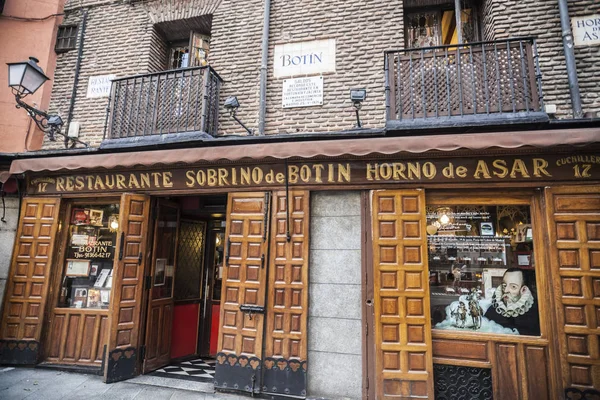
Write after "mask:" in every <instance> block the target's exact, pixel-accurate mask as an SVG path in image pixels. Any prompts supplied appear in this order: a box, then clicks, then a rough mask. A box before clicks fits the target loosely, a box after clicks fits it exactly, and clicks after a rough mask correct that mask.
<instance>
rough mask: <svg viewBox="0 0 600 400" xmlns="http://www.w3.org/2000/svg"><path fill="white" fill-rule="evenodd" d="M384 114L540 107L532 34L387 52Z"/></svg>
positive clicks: (410, 115)
mask: <svg viewBox="0 0 600 400" xmlns="http://www.w3.org/2000/svg"><path fill="white" fill-rule="evenodd" d="M385 67H386V73H387V79H388V83H389V89H388V90H387V101H388V104H387V105H388V107H389V114H388V119H399V120H402V119H416V118H431V117H435V118H438V117H444V116H463V115H476V114H490V113H516V112H532V111H539V110H541V107H542V91H541V76H540V74H539V67H538V65H537V55H536V54H535V43H534V41H533V40H532V39H515V40H507V41H501V42H481V43H472V44H463V45H450V46H437V47H428V48H420V49H409V50H401V51H388V52H386V66H385Z"/></svg>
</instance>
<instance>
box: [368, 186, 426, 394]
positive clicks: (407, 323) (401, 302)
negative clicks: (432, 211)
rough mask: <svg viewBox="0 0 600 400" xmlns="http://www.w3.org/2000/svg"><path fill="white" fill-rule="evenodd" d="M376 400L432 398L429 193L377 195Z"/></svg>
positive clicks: (374, 206) (374, 204)
mask: <svg viewBox="0 0 600 400" xmlns="http://www.w3.org/2000/svg"><path fill="white" fill-rule="evenodd" d="M372 215H373V270H374V286H375V287H374V293H375V299H374V300H375V366H376V382H377V385H378V386H377V389H376V390H377V396H376V397H377V398H378V399H381V398H388V397H389V398H392V397H401V398H403V399H412V398H430V399H433V372H432V370H433V361H432V354H431V347H430V345H431V320H430V316H429V314H430V309H429V279H428V272H427V234H426V231H425V192H424V191H423V190H385V191H376V192H373V195H372Z"/></svg>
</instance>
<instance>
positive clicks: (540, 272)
mask: <svg viewBox="0 0 600 400" xmlns="http://www.w3.org/2000/svg"><path fill="white" fill-rule="evenodd" d="M392 190H393V189H392ZM424 190H425V206H426V207H427V206H430V205H432V204H436V203H440V202H444V203H445V204H449V203H448V202H454V203H455V204H474V203H478V204H498V205H506V204H519V205H528V206H529V207H530V212H531V219H532V228H533V234H534V246H535V245H537V248H538V250H537V251H535V253H534V257H535V262H536V265H537V266H539V267H538V269H536V283H537V287H538V296H537V297H538V303H539V301H540V299H544V302H545V303H544V305H542V306H541V307H540V311H539V317H540V327H541V332H540V333H541V334H542V336H541V337H539V338H538V337H530V336H527V337H524V338H521V337H520V336H513V337H511V336H510V335H495V334H478V333H470V332H463V333H461V338H465V339H468V340H472V341H486V340H487V341H490V340H492V341H496V342H509V343H528V344H532V345H535V344H541V345H544V346H545V348H546V349H547V361H548V378H549V381H550V382H549V393H550V395H551V396H552V395H554V394H556V393H560V388H559V385H558V384H559V383H560V382H562V378H561V373H560V370H561V366H560V365H559V363H560V356H559V346H558V334H557V331H558V327H557V326H556V321H557V316H556V312H554V311H553V310H556V298H555V297H556V296H555V294H554V290H553V287H552V286H553V285H552V282H553V281H554V278H555V277H554V276H553V274H552V268H550V266H549V265H547V263H548V260H549V259H550V257H551V249H550V248H549V246H544V244H545V243H548V228H547V226H548V225H547V222H548V221H547V216H546V213H545V212H544V207H545V197H544V194H543V193H542V191H541V189H540V188H515V189H514V190H512V191H511V193H510V194H507V193H506V191H505V190H504V191H502V190H499V189H494V188H490V189H483V190H481V189H475V190H470V189H443V188H442V189H426V188H425V189H424ZM371 193H372V191H371V190H368V191H363V192H362V198H361V200H362V210H363V218H362V225H363V239H362V243H363V245H364V248H363V250H362V258H363V262H362V265H363V267H362V268H363V270H362V274H363V276H365V278H366V279H365V282H363V285H362V286H363V288H362V299H363V305H362V310H363V324H364V325H365V329H364V330H363V333H362V335H363V354H364V356H363V372H364V375H363V390H362V393H363V398H369V399H374V398H375V388H376V385H378V384H380V383H379V382H376V379H375V375H376V374H375V373H374V371H375V363H374V357H375V351H376V343H375V342H376V340H375V339H376V338H375V335H374V334H373V328H374V309H373V307H372V301H373V297H374V293H373V287H374V286H373V283H374V280H373V279H374V276H373V274H374V270H373V267H374V261H373V254H372V252H373V249H372V247H373V230H372V228H373V227H372V211H373V209H372V205H371V199H372V198H371ZM477 199H480V200H477ZM486 200H487V201H490V200H491V203H485V201H486ZM534 248H535V247H534ZM427 268H429V266H427ZM369 302H371V304H369ZM431 334H432V343H431V344H430V345H433V341H434V340H435V339H450V340H451V339H452V338H453V334H452V332H441V331H435V330H434V329H432V332H431ZM465 334H466V336H465ZM454 335H456V334H454ZM433 359H434V363H437V362H439V361H440V360H439V357H435V354H434V357H433ZM521 363H524V361H521ZM472 364H473V366H477V367H479V366H482V364H481V363H477V362H474V363H472ZM490 367H491V366H488V368H490ZM498 379H499V378H498V376H494V377H493V382H494V391H496V390H497V386H498V385H499V383H500V382H499V380H498ZM518 384H519V385H520V391H521V393H523V392H525V391H526V389H527V388H526V385H527V383H526V382H519V383H518ZM530 400H531V397H530Z"/></svg>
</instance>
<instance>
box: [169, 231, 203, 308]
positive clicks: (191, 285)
mask: <svg viewBox="0 0 600 400" xmlns="http://www.w3.org/2000/svg"><path fill="white" fill-rule="evenodd" d="M205 231H206V222H202V221H181V224H180V227H179V245H178V247H177V272H176V274H175V296H174V297H175V300H191V299H199V298H200V297H201V295H202V293H201V289H200V288H201V278H202V265H203V262H204V240H205Z"/></svg>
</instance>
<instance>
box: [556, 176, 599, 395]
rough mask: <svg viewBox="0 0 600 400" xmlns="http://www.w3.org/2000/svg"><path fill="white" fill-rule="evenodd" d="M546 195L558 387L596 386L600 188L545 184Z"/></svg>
mask: <svg viewBox="0 0 600 400" xmlns="http://www.w3.org/2000/svg"><path fill="white" fill-rule="evenodd" d="M545 200H546V213H547V221H548V232H549V237H550V246H549V249H550V250H549V251H550V252H551V257H550V260H549V261H550V264H551V267H552V274H553V289H554V292H555V299H556V317H557V320H558V321H557V324H556V327H557V330H558V339H559V346H560V355H561V362H560V365H561V368H562V388H563V389H565V390H570V391H576V390H581V391H583V390H586V389H596V390H597V389H598V388H600V339H599V333H600V188H599V187H598V186H594V187H591V186H587V187H584V186H579V187H556V188H549V189H547V190H546V196H545ZM561 394H562V391H561ZM556 395H557V396H558V395H559V394H558V393H556Z"/></svg>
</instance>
